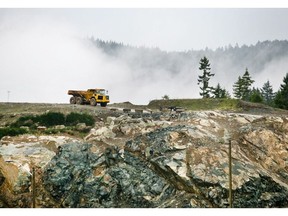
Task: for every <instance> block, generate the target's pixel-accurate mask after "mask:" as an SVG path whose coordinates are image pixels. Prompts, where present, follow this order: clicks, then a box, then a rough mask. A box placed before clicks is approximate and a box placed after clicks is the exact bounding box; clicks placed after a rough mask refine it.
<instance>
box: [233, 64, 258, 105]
mask: <svg viewBox="0 0 288 216" xmlns="http://www.w3.org/2000/svg"><path fill="white" fill-rule="evenodd" d="M252 83H254V80H252V78H251V76H250V74H249V72H248V69H247V68H246V70H245V73H244V75H243V76H242V77H240V76H239V77H238V80H237V82H235V83H234V85H233V94H234V96H235V97H236V98H238V99H242V100H246V101H248V100H249V96H250V93H251V85H252Z"/></svg>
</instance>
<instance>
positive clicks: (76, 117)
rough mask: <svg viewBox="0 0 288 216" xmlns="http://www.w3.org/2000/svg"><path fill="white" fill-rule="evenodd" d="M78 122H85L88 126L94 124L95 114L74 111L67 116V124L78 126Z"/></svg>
mask: <svg viewBox="0 0 288 216" xmlns="http://www.w3.org/2000/svg"><path fill="white" fill-rule="evenodd" d="M78 123H85V124H86V125H87V126H94V124H95V120H94V118H93V116H91V115H88V114H85V113H75V112H72V113H70V114H68V115H67V116H66V125H69V126H76V125H77V124H78Z"/></svg>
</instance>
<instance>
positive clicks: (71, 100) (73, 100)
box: [70, 96, 76, 104]
mask: <svg viewBox="0 0 288 216" xmlns="http://www.w3.org/2000/svg"><path fill="white" fill-rule="evenodd" d="M75 103H76V98H75V97H74V96H73V97H71V98H70V104H75Z"/></svg>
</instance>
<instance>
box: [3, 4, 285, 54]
mask: <svg viewBox="0 0 288 216" xmlns="http://www.w3.org/2000/svg"><path fill="white" fill-rule="evenodd" d="M0 14H1V17H3V15H4V14H6V16H8V17H9V19H13V20H14V21H16V22H17V20H18V22H19V23H22V24H23V25H25V24H26V23H31V22H32V21H35V20H43V19H44V20H46V21H47V20H53V21H55V20H56V21H57V22H61V23H63V24H65V25H69V26H70V27H73V28H75V30H77V31H78V33H79V35H81V36H87V35H88V36H91V35H94V37H96V38H101V39H103V40H108V41H109V40H112V41H116V42H123V43H125V44H130V45H134V46H147V47H159V48H160V49H162V50H167V51H184V50H190V49H194V50H198V49H205V48H206V47H208V48H211V49H215V48H217V47H221V46H225V45H228V44H231V45H235V44H236V43H238V44H239V45H240V46H241V45H243V44H246V45H250V44H255V43H257V41H263V40H275V39H279V40H281V39H287V34H288V31H287V29H288V22H287V20H288V9H267V8H264V9H240V8H238V9H7V10H5V9H2V10H1V12H0ZM7 19H8V18H7ZM0 21H1V20H0ZM4 21H5V20H4ZM6 21H7V20H6Z"/></svg>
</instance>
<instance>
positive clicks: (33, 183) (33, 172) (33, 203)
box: [32, 166, 36, 208]
mask: <svg viewBox="0 0 288 216" xmlns="http://www.w3.org/2000/svg"><path fill="white" fill-rule="evenodd" d="M35 206H36V188H35V167H34V166H33V167H32V208H35Z"/></svg>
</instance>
